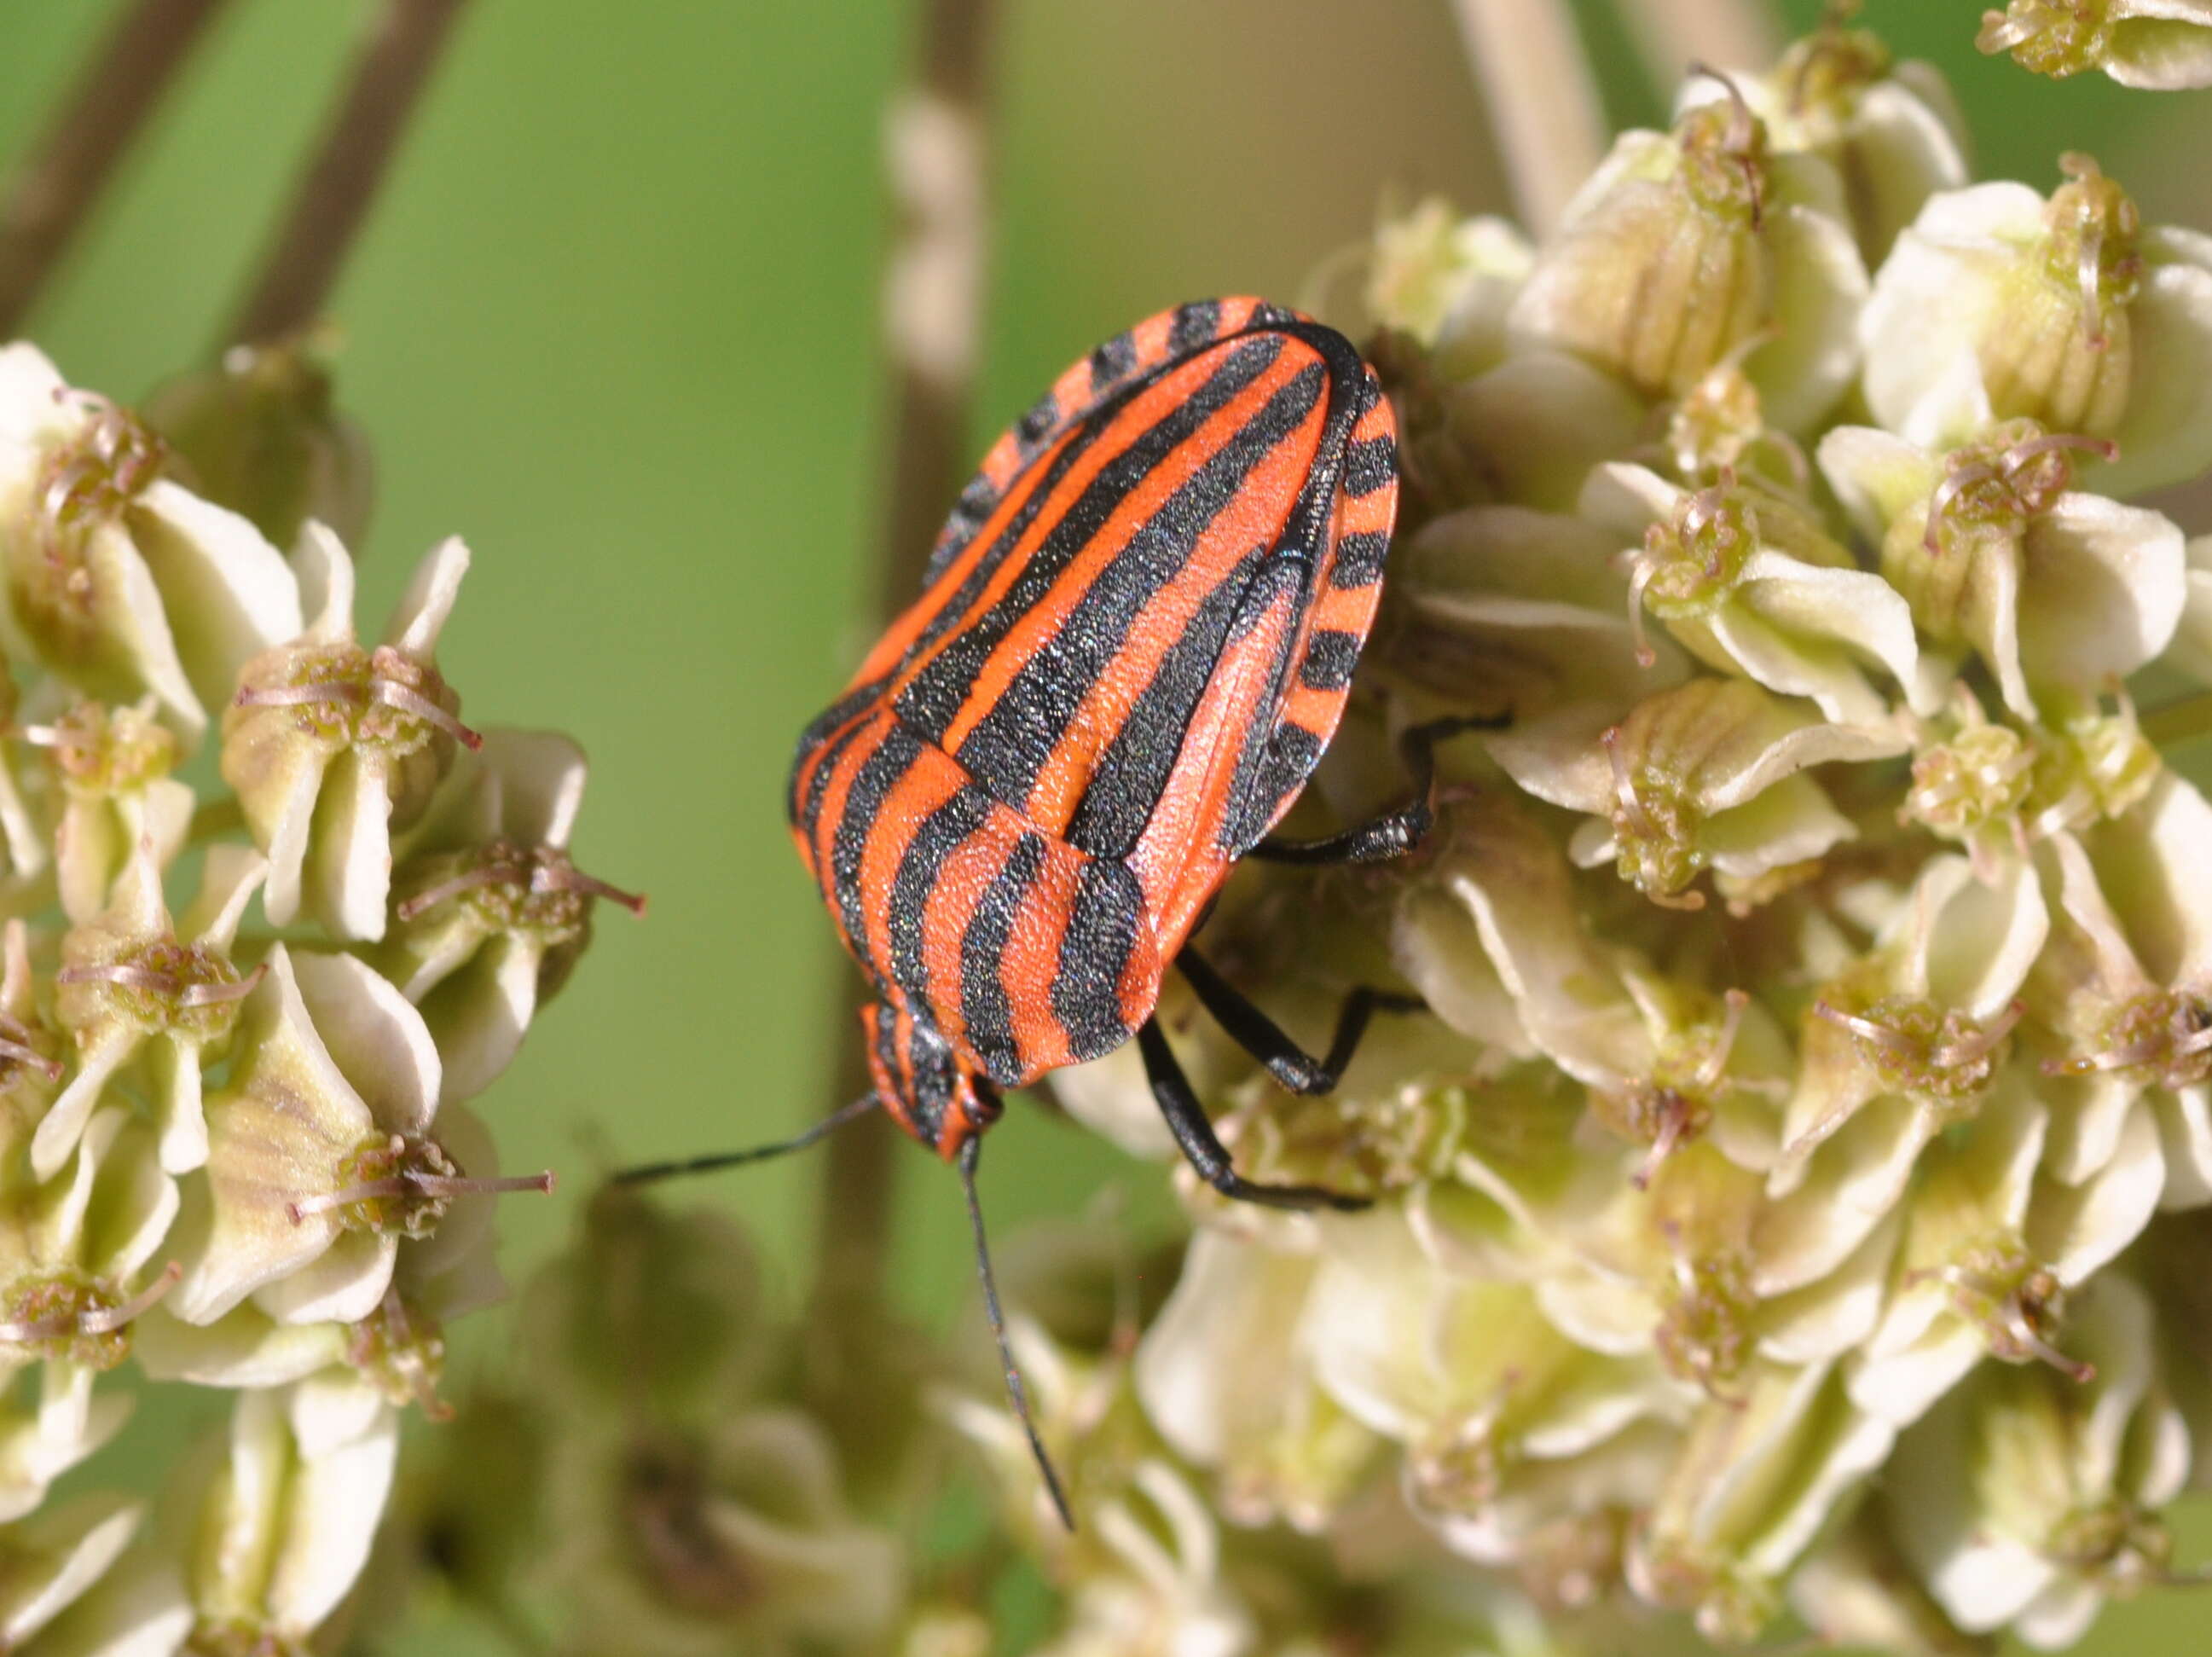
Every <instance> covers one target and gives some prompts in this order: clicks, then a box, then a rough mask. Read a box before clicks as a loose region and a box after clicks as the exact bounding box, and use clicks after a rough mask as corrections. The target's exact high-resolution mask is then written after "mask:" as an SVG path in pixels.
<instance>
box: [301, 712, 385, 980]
mask: <svg viewBox="0 0 2212 1657" xmlns="http://www.w3.org/2000/svg"><path fill="white" fill-rule="evenodd" d="M314 823H315V827H314V832H313V834H312V835H310V837H309V839H308V841H307V859H306V862H305V865H303V869H302V874H303V880H304V885H305V889H306V896H307V905H308V907H310V908H311V909H313V911H314V913H315V917H316V919H317V920H320V921H321V922H322V923H323V925H324V926H326V927H327V928H329V929H330V931H331V932H332V933H333V934H334V935H335V936H336V937H337V938H341V939H347V940H352V939H362V940H368V941H374V940H375V939H378V938H382V937H383V936H384V923H385V912H386V907H388V904H389V901H390V898H391V895H392V792H391V780H390V777H389V775H388V774H387V773H386V769H385V768H384V767H383V766H381V765H380V764H376V763H374V762H372V761H371V760H370V759H369V758H368V756H366V755H364V754H362V752H361V751H360V750H358V749H356V750H349V751H348V752H346V753H343V754H341V755H339V756H337V759H336V760H334V761H333V762H331V766H330V768H329V769H328V770H326V771H325V773H324V774H323V786H322V792H321V793H320V794H319V796H318V797H317V798H316V801H315V816H314ZM272 849H273V848H272Z"/></svg>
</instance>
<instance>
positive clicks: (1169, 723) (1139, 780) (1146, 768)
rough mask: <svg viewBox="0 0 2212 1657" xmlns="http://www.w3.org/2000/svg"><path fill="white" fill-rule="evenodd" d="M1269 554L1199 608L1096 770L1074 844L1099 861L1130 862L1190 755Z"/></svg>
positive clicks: (1077, 817) (1072, 835) (1072, 827)
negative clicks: (1189, 744) (1202, 712)
mask: <svg viewBox="0 0 2212 1657" xmlns="http://www.w3.org/2000/svg"><path fill="white" fill-rule="evenodd" d="M1262 556H1263V555H1262V553H1261V549H1259V548H1258V547H1255V548H1253V549H1252V550H1251V551H1250V552H1249V553H1247V554H1246V555H1244V557H1243V561H1241V562H1239V563H1238V565H1237V568H1236V569H1235V570H1234V571H1233V572H1232V573H1231V574H1230V576H1229V578H1228V579H1227V580H1224V581H1221V582H1220V583H1218V585H1216V586H1215V587H1214V588H1213V590H1212V592H1209V593H1207V594H1206V597H1205V598H1203V599H1201V600H1200V603H1199V607H1198V609H1197V610H1196V611H1194V613H1193V614H1192V616H1191V618H1190V621H1189V622H1188V624H1187V625H1186V626H1185V627H1184V628H1183V630H1182V637H1180V638H1178V639H1177V640H1176V641H1175V644H1174V646H1172V647H1171V648H1170V650H1169V651H1168V652H1167V654H1166V655H1164V656H1163V657H1162V658H1161V659H1160V665H1159V666H1158V669H1157V670H1155V671H1154V672H1153V674H1152V683H1149V684H1147V685H1146V687H1145V690H1144V694H1143V695H1140V696H1139V697H1138V698H1137V701H1136V705H1135V706H1134V707H1132V708H1131V709H1130V710H1129V715H1128V717H1127V719H1124V720H1122V722H1121V729H1120V730H1118V731H1115V733H1114V739H1113V741H1111V742H1109V743H1108V744H1106V747H1105V749H1104V750H1103V752H1101V753H1100V755H1099V756H1098V758H1097V763H1096V764H1094V765H1093V766H1092V767H1091V776H1090V780H1088V781H1087V782H1085V785H1084V788H1083V798H1082V799H1081V800H1080V801H1079V802H1078V803H1077V805H1076V808H1075V812H1074V815H1073V816H1072V817H1070V818H1069V819H1068V824H1067V839H1068V841H1069V842H1070V843H1071V844H1073V845H1074V846H1076V847H1080V848H1081V849H1082V850H1083V851H1085V852H1087V853H1090V854H1091V856H1092V857H1100V858H1114V859H1126V858H1127V856H1128V855H1129V853H1131V852H1132V851H1133V850H1135V849H1136V845H1137V841H1138V839H1139V837H1140V836H1141V835H1143V834H1144V832H1145V825H1146V823H1148V822H1151V821H1152V810H1153V808H1154V807H1156V806H1157V805H1158V804H1159V799H1160V795H1161V794H1162V793H1163V792H1165V790H1166V788H1167V784H1168V777H1169V774H1170V773H1171V772H1172V771H1173V770H1174V769H1175V767H1176V762H1177V761H1178V760H1179V759H1180V758H1181V757H1182V743H1183V738H1184V737H1186V736H1188V734H1189V731H1190V721H1191V716H1192V714H1193V713H1195V712H1196V711H1197V708H1198V704H1199V700H1200V698H1201V697H1203V696H1204V695H1206V685H1207V683H1209V682H1210V681H1211V680H1212V677H1213V669H1214V665H1215V664H1216V663H1218V661H1220V659H1221V652H1222V649H1223V647H1224V646H1225V645H1226V644H1227V643H1228V640H1229V632H1230V627H1231V623H1232V622H1234V621H1235V620H1236V618H1237V610H1238V608H1239V606H1240V605H1241V604H1243V600H1244V595H1245V592H1246V589H1247V588H1248V586H1249V585H1250V582H1251V579H1252V574H1253V572H1254V571H1255V570H1256V569H1258V568H1259V567H1260V564H1261V558H1262Z"/></svg>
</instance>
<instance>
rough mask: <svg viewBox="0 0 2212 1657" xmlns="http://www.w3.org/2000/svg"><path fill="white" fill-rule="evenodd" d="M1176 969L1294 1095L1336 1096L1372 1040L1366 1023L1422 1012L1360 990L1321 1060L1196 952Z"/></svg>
mask: <svg viewBox="0 0 2212 1657" xmlns="http://www.w3.org/2000/svg"><path fill="white" fill-rule="evenodd" d="M1176 967H1177V968H1180V969H1181V971H1182V975H1183V976H1184V977H1185V978H1187V979H1188V980H1190V986H1191V988H1192V989H1194V990H1195V991H1196V992H1198V998H1199V1001H1200V1004H1201V1005H1204V1007H1205V1008H1206V1011H1208V1012H1210V1013H1212V1015H1213V1017H1214V1021H1215V1022H1216V1023H1218V1024H1219V1025H1220V1026H1221V1028H1222V1029H1225V1030H1227V1031H1228V1032H1229V1034H1230V1035H1231V1036H1232V1037H1233V1038H1234V1039H1235V1041H1236V1042H1237V1046H1238V1047H1242V1048H1243V1049H1244V1051H1245V1052H1247V1053H1250V1054H1251V1055H1252V1056H1253V1057H1254V1058H1255V1059H1258V1060H1259V1061H1260V1062H1261V1064H1263V1065H1266V1066H1267V1073H1268V1074H1269V1075H1270V1076H1272V1077H1274V1078H1275V1080H1276V1081H1278V1082H1279V1083H1282V1085H1283V1086H1284V1087H1285V1088H1286V1089H1289V1090H1290V1091H1291V1092H1292V1093H1333V1092H1334V1091H1335V1089H1336V1083H1337V1078H1338V1077H1340V1076H1342V1075H1343V1074H1344V1067H1345V1066H1346V1065H1349V1064H1350V1063H1351V1062H1352V1054H1353V1053H1356V1052H1358V1049H1359V1041H1360V1038H1361V1037H1362V1036H1364V1035H1366V1034H1367V1021H1368V1020H1369V1019H1370V1018H1372V1017H1374V1016H1375V1015H1376V1013H1377V1012H1418V1011H1420V1009H1421V1008H1422V1006H1423V1005H1425V1003H1423V1002H1422V1001H1421V1000H1420V999H1419V998H1418V997H1416V996H1409V995H1393V994H1391V993H1390V992H1389V991H1387V990H1378V989H1374V988H1370V986H1367V985H1364V984H1363V985H1361V986H1359V987H1358V989H1355V990H1353V991H1352V992H1351V993H1350V994H1348V995H1346V997H1345V998H1344V1005H1343V1006H1342V1008H1340V1010H1339V1011H1338V1012H1337V1015H1336V1034H1335V1035H1334V1036H1332V1037H1331V1038H1330V1040H1329V1044H1328V1057H1326V1058H1322V1059H1316V1058H1315V1057H1314V1056H1313V1055H1312V1054H1311V1053H1308V1052H1307V1051H1306V1050H1305V1049H1304V1047H1300V1046H1299V1045H1298V1044H1297V1042H1295V1041H1292V1040H1291V1038H1290V1037H1289V1036H1288V1035H1285V1033H1284V1030H1283V1027H1282V1026H1281V1025H1279V1024H1278V1023H1276V1022H1275V1021H1274V1020H1273V1019H1272V1018H1270V1017H1267V1014H1266V1013H1264V1012H1261V1011H1260V1009H1259V1008H1257V1007H1255V1006H1254V1005H1252V1003H1251V1002H1250V1001H1249V1000H1248V999H1247V998H1245V996H1244V994H1243V992H1242V991H1240V990H1238V989H1237V988H1236V987H1235V986H1233V985H1231V983H1230V982H1229V980H1227V979H1225V978H1224V977H1222V975H1221V974H1219V973H1218V972H1216V971H1214V970H1213V968H1212V967H1211V966H1209V965H1208V964H1207V963H1206V958H1205V957H1204V956H1201V955H1200V954H1199V953H1198V951H1197V950H1191V949H1186V950H1183V952H1182V954H1181V955H1179V956H1176Z"/></svg>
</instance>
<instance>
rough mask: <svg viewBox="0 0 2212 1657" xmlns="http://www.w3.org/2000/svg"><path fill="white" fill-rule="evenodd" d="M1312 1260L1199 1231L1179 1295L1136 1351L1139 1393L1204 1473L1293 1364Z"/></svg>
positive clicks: (1164, 1431)
mask: <svg viewBox="0 0 2212 1657" xmlns="http://www.w3.org/2000/svg"><path fill="white" fill-rule="evenodd" d="M1313 1272H1314V1262H1313V1260H1312V1259H1311V1258H1310V1257H1301V1256H1297V1255H1292V1254H1284V1253H1277V1252H1275V1251H1274V1250H1273V1249H1269V1248H1266V1247H1261V1246H1260V1245H1258V1244H1256V1243H1252V1242H1247V1241H1242V1240H1240V1239H1236V1238H1232V1237H1231V1236H1229V1235H1225V1234H1224V1233H1221V1232H1218V1231H1213V1230H1210V1229H1204V1228H1201V1229H1200V1230H1199V1231H1198V1233H1197V1234H1196V1235H1194V1236H1193V1237H1192V1239H1191V1242H1190V1249H1189V1252H1188V1253H1187V1254H1186V1255H1185V1256H1184V1259H1183V1268H1182V1276H1181V1277H1179V1278H1176V1287H1175V1292H1174V1293H1173V1294H1172V1295H1170V1296H1169V1297H1168V1302H1167V1304H1166V1305H1165V1306H1164V1307H1162V1308H1160V1313H1159V1316H1158V1318H1157V1319H1156V1320H1154V1322H1153V1324H1152V1327H1151V1328H1150V1329H1149V1330H1147V1331H1146V1333H1145V1338H1144V1341H1143V1344H1141V1345H1139V1347H1138V1349H1137V1362H1136V1384H1137V1396H1138V1398H1139V1399H1140V1400H1142V1402H1143V1404H1144V1406H1145V1413H1146V1415H1147V1416H1149V1417H1151V1419H1152V1424H1153V1426H1154V1427H1155V1428H1157V1429H1158V1431H1159V1433H1160V1435H1161V1436H1162V1437H1163V1438H1164V1439H1166V1440H1167V1442H1169V1443H1170V1445H1172V1446H1174V1448H1175V1449H1176V1453H1177V1454H1181V1455H1183V1456H1186V1457H1188V1459H1189V1460H1193V1461H1194V1462H1197V1463H1198V1464H1199V1465H1200V1466H1218V1465H1219V1464H1220V1463H1221V1461H1222V1460H1224V1459H1225V1457H1226V1456H1227V1455H1228V1454H1230V1452H1231V1450H1232V1448H1234V1447H1235V1445H1236V1444H1237V1442H1238V1440H1239V1439H1240V1438H1241V1437H1242V1436H1243V1434H1242V1432H1240V1429H1241V1428H1243V1427H1244V1426H1245V1424H1246V1423H1245V1420H1244V1417H1246V1416H1247V1415H1248V1414H1254V1413H1264V1411H1265V1408H1266V1406H1265V1405H1263V1404H1261V1402H1260V1401H1259V1400H1260V1399H1262V1398H1263V1397H1265V1396H1266V1395H1267V1393H1268V1392H1269V1390H1270V1389H1271V1388H1279V1387H1283V1386H1284V1385H1285V1381H1286V1380H1287V1378H1288V1377H1289V1376H1290V1375H1291V1374H1292V1373H1293V1369H1294V1366H1295V1358H1294V1356H1293V1354H1294V1340H1295V1337H1296V1333H1297V1320H1298V1316H1299V1314H1300V1312H1301V1311H1302V1310H1303V1309H1304V1305H1305V1300H1306V1290H1307V1286H1308V1284H1310V1282H1311V1280H1312V1278H1313Z"/></svg>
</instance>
